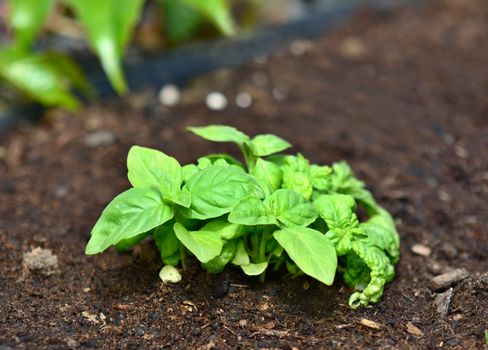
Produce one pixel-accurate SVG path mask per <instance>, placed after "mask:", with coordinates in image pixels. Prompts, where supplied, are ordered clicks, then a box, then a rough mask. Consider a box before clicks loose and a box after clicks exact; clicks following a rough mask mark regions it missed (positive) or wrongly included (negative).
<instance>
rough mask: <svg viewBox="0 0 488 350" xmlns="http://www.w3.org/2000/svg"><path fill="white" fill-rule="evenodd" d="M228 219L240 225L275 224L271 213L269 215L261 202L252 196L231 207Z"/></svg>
mask: <svg viewBox="0 0 488 350" xmlns="http://www.w3.org/2000/svg"><path fill="white" fill-rule="evenodd" d="M229 221H230V222H232V223H234V224H240V225H248V226H255V225H277V224H278V222H277V221H276V219H275V218H274V216H273V215H269V214H268V212H267V210H266V208H265V206H264V204H263V202H262V201H261V200H260V199H258V198H254V197H248V198H245V199H243V200H242V201H240V202H239V204H237V205H236V206H235V207H234V209H232V211H231V213H230V214H229Z"/></svg>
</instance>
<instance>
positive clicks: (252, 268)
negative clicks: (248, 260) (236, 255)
mask: <svg viewBox="0 0 488 350" xmlns="http://www.w3.org/2000/svg"><path fill="white" fill-rule="evenodd" d="M267 267H268V263H267V262H262V263H257V264H248V265H241V269H242V271H244V273H245V274H246V275H248V276H259V275H260V274H262V273H263V272H264V271H265V270H266V268H267Z"/></svg>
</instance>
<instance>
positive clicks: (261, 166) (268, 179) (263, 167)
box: [251, 158, 283, 191]
mask: <svg viewBox="0 0 488 350" xmlns="http://www.w3.org/2000/svg"><path fill="white" fill-rule="evenodd" d="M251 174H252V175H254V176H255V177H256V178H258V179H260V180H262V181H264V183H266V184H267V185H268V186H269V187H270V188H271V189H272V190H273V191H275V190H277V189H278V188H280V186H281V180H282V178H283V173H282V172H281V169H280V167H279V166H277V165H276V164H274V163H272V162H269V161H267V160H264V159H262V158H258V159H257V160H256V165H255V166H254V168H253V169H252V171H251Z"/></svg>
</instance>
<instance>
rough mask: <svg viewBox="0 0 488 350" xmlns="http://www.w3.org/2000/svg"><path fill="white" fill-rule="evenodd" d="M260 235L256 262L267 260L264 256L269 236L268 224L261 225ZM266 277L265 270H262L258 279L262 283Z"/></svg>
mask: <svg viewBox="0 0 488 350" xmlns="http://www.w3.org/2000/svg"><path fill="white" fill-rule="evenodd" d="M262 232H263V234H262V236H261V242H260V244H259V257H258V262H259V263H263V262H267V261H268V259H267V258H266V244H267V243H268V240H269V237H270V234H269V233H270V229H269V227H268V226H263V227H262ZM265 277H266V270H264V271H263V273H262V274H261V275H259V281H260V282H261V283H264V279H265Z"/></svg>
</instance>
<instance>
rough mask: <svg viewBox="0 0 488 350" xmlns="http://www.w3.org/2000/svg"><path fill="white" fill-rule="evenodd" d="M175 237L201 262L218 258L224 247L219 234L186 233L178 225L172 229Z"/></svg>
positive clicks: (207, 232)
mask: <svg viewBox="0 0 488 350" xmlns="http://www.w3.org/2000/svg"><path fill="white" fill-rule="evenodd" d="M173 229H174V231H175V234H176V237H177V238H178V239H179V240H180V242H181V243H182V244H183V245H184V246H185V247H186V249H188V250H189V251H190V252H191V253H192V254H193V255H195V256H196V258H197V259H198V260H200V261H201V262H204V263H205V262H208V261H210V260H212V259H213V258H215V257H216V256H218V255H219V254H220V252H221V251H222V246H223V245H224V243H223V241H222V239H221V238H220V233H219V232H214V231H203V230H200V231H188V230H187V229H186V228H185V227H183V225H181V224H180V223H176V224H175V225H174V227H173Z"/></svg>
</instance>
